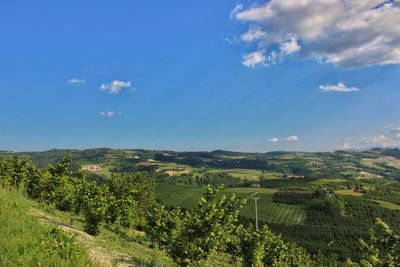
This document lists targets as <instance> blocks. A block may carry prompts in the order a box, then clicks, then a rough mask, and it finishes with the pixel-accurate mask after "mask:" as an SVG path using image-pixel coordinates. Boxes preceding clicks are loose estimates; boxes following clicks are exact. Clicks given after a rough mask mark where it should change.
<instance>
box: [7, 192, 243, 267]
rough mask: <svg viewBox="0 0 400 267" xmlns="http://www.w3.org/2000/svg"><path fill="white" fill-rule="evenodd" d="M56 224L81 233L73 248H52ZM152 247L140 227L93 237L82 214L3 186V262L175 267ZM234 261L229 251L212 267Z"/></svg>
mask: <svg viewBox="0 0 400 267" xmlns="http://www.w3.org/2000/svg"><path fill="white" fill-rule="evenodd" d="M54 227H57V229H62V231H64V232H67V233H68V236H72V235H73V236H76V238H75V240H74V241H73V244H74V245H73V246H72V244H70V247H73V248H74V250H73V251H72V252H69V253H65V249H62V248H60V247H59V246H57V248H54V247H51V245H54V244H57V243H56V242H55V239H54V238H53V237H52V236H49V235H48V233H49V229H54ZM58 227H60V228H58ZM59 233H60V234H61V235H62V236H63V237H67V235H65V234H63V232H61V231H59ZM57 237H58V238H59V236H57ZM67 238H68V237H67ZM49 244H51V245H49ZM149 245H150V243H149V241H148V240H147V238H146V237H145V234H144V233H143V232H138V231H135V230H132V231H128V232H124V233H122V234H121V235H117V234H115V233H114V232H112V231H110V230H108V229H106V228H104V227H102V229H101V233H100V235H99V236H97V237H92V236H89V235H87V234H86V233H84V232H83V220H82V219H81V218H80V217H76V216H74V215H72V214H70V213H68V212H61V211H57V210H54V209H53V208H51V207H44V208H43V207H42V206H40V205H39V204H38V203H36V202H34V201H30V200H27V199H25V198H24V197H22V196H21V194H20V193H18V192H9V191H6V190H3V189H0V266H60V267H64V266H109V265H110V264H109V263H110V262H111V263H112V265H113V266H114V265H115V264H117V263H125V264H127V265H124V266H151V262H152V261H155V262H156V263H157V266H175V264H174V263H173V262H172V260H171V259H170V258H169V257H167V256H166V255H165V254H164V253H163V252H161V251H159V250H153V249H152V248H150V247H149ZM154 255H155V256H154ZM89 257H90V259H89ZM228 261H229V259H228V257H227V256H226V255H222V254H213V255H211V257H210V258H209V259H208V261H207V262H208V264H209V266H222V267H223V266H231V264H229V263H228ZM237 266H240V264H239V265H237Z"/></svg>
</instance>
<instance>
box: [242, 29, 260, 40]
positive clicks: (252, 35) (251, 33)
mask: <svg viewBox="0 0 400 267" xmlns="http://www.w3.org/2000/svg"><path fill="white" fill-rule="evenodd" d="M265 35H266V33H265V32H264V31H262V30H261V28H259V27H257V28H253V29H250V30H248V31H247V32H245V33H244V34H242V36H240V39H241V40H242V41H244V42H254V41H257V40H260V39H261V38H262V37H264V36H265Z"/></svg>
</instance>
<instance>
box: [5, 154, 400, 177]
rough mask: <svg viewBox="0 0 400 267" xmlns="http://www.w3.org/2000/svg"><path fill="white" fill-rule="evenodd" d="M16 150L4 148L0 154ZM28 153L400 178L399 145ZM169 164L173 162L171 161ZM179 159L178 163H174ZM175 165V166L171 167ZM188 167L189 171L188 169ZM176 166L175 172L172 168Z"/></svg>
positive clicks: (116, 166)
mask: <svg viewBox="0 0 400 267" xmlns="http://www.w3.org/2000/svg"><path fill="white" fill-rule="evenodd" d="M12 154H14V152H10V151H2V152H0V155H3V156H7V155H12ZM18 154H19V155H22V156H29V157H30V158H31V160H32V161H33V162H34V164H35V165H37V166H39V167H45V166H47V165H48V164H49V163H54V162H57V161H59V160H60V159H62V158H63V157H65V156H70V157H71V158H72V159H73V162H74V167H75V168H80V167H81V166H83V165H88V164H98V165H99V166H102V167H103V170H104V171H103V172H102V173H100V175H102V174H103V175H106V174H107V173H109V172H113V171H119V172H129V171H136V170H145V171H157V170H158V171H160V170H161V171H163V170H165V171H170V172H169V173H173V174H179V172H178V171H176V170H174V169H173V168H176V167H179V166H181V169H182V168H186V169H185V171H181V173H185V174H190V173H191V172H192V171H193V172H196V171H198V170H200V169H201V170H226V171H227V172H229V171H230V170H234V169H240V170H241V169H244V170H245V169H248V170H259V171H260V172H263V173H266V175H268V174H269V173H277V174H279V175H281V176H282V177H283V176H285V175H286V176H288V175H300V176H304V177H306V178H309V179H316V178H332V177H335V178H345V179H352V178H393V179H400V149H398V148H391V149H388V148H373V149H370V150H367V151H335V152H285V151H275V152H267V153H248V152H235V151H224V150H215V151H211V152H207V151H200V152H192V151H188V152H176V151H167V150H144V149H111V148H94V149H85V150H77V149H52V150H48V151H41V152H19V153H18ZM168 164H169V165H168ZM171 164H175V165H171ZM171 169H172V171H171ZM188 170H189V171H188ZM173 171H174V172H173Z"/></svg>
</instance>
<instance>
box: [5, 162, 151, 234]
mask: <svg viewBox="0 0 400 267" xmlns="http://www.w3.org/2000/svg"><path fill="white" fill-rule="evenodd" d="M71 163H72V161H71V159H70V158H64V159H62V160H61V161H59V162H58V163H57V164H50V165H49V167H48V168H46V169H39V168H36V167H34V166H33V165H32V164H31V162H30V161H29V160H28V159H26V158H19V157H18V156H13V157H9V158H5V159H0V185H1V186H2V187H3V188H10V189H16V190H20V191H23V192H24V194H26V195H27V196H28V197H30V198H32V199H35V200H38V201H39V202H41V203H45V204H48V205H54V206H55V207H56V208H57V209H60V210H63V211H72V212H75V213H77V214H82V215H83V216H84V218H85V229H86V231H87V232H88V233H90V234H93V235H96V234H98V233H99V226H100V224H101V223H108V224H109V225H110V226H114V225H117V226H122V227H131V226H133V227H134V226H138V225H143V224H144V221H145V220H146V219H145V218H146V212H147V210H148V209H150V207H151V206H152V205H153V204H154V203H155V200H154V199H155V197H154V190H153V186H154V183H153V180H152V177H151V176H150V175H149V174H148V173H135V174H127V175H115V176H114V177H113V178H112V179H111V180H110V181H108V182H107V183H105V184H102V185H99V184H97V183H95V182H93V181H92V182H91V181H88V180H87V179H86V174H85V173H84V172H81V171H77V172H73V171H71Z"/></svg>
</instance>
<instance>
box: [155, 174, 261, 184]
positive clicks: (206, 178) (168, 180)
mask: <svg viewBox="0 0 400 267" xmlns="http://www.w3.org/2000/svg"><path fill="white" fill-rule="evenodd" d="M154 179H155V181H156V182H157V183H163V184H177V185H199V186H203V185H212V186H215V187H216V186H218V185H220V184H224V186H225V187H242V186H243V187H245V186H250V185H251V184H253V183H254V181H251V180H248V179H241V178H238V177H234V176H232V175H230V174H228V173H226V172H218V173H204V174H202V175H193V174H182V175H179V176H169V175H168V174H166V173H158V174H155V175H154Z"/></svg>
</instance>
